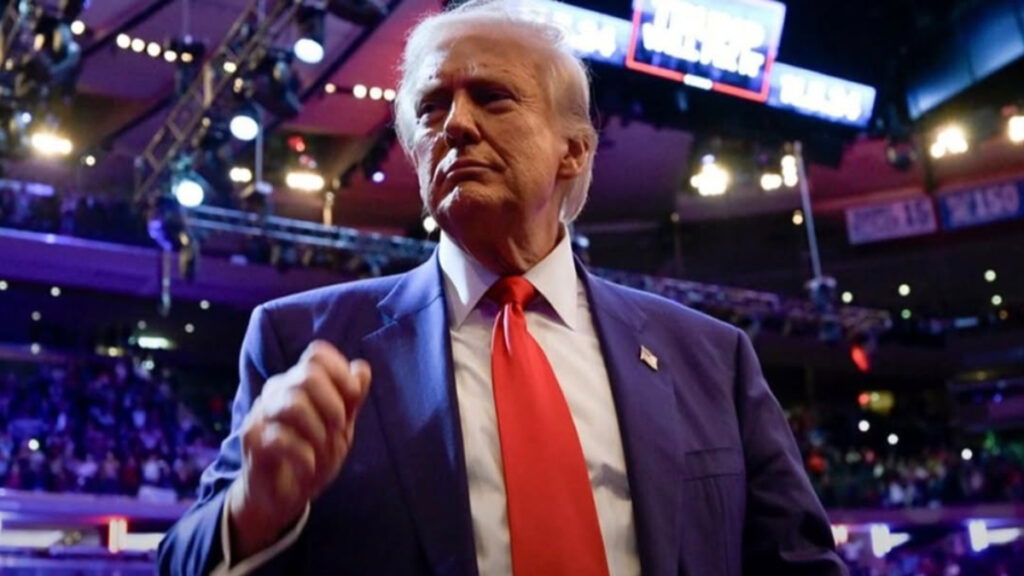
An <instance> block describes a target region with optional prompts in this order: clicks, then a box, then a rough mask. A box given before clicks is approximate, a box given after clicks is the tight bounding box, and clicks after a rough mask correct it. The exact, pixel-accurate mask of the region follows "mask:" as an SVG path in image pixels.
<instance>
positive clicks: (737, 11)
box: [626, 0, 786, 102]
mask: <svg viewBox="0 0 1024 576" xmlns="http://www.w3.org/2000/svg"><path fill="white" fill-rule="evenodd" d="M785 18H786V7H785V6H784V5H783V4H780V3H778V2H772V1H770V0H729V1H724V0H634V2H633V36H632V39H631V42H630V45H629V53H628V55H627V57H626V66H628V67H629V68H632V69H634V70H637V71H640V72H646V73H649V74H655V75H658V76H663V77H665V78H670V79H673V80H678V81H680V82H684V83H686V84H689V85H692V86H696V87H699V88H705V89H710V90H715V91H717V92H724V93H726V94H731V95H733V96H739V97H741V98H748V99H750V100H755V101H758V102H764V101H766V100H767V99H768V92H769V77H770V73H771V68H772V64H773V63H774V62H775V55H776V53H777V52H778V46H779V39H780V38H781V37H782V25H783V22H784V21H785Z"/></svg>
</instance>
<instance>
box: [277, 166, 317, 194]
mask: <svg viewBox="0 0 1024 576" xmlns="http://www.w3.org/2000/svg"><path fill="white" fill-rule="evenodd" d="M284 182H285V185H287V186H288V187H289V188H291V189H292V190H298V191H300V192H320V191H321V190H323V189H324V186H325V185H326V182H324V177H323V176H321V175H320V174H318V173H316V172H313V171H310V170H293V171H291V172H288V174H287V175H286V176H285V179H284Z"/></svg>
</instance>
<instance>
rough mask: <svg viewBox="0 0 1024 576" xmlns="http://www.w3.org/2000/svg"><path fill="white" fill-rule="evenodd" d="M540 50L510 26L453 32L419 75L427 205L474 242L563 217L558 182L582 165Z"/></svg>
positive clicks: (419, 140) (417, 145)
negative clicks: (499, 30)
mask: <svg viewBox="0 0 1024 576" xmlns="http://www.w3.org/2000/svg"><path fill="white" fill-rule="evenodd" d="M540 69H541V67H540V64H539V62H538V57H537V55H536V54H535V53H534V52H532V51H529V50H528V49H527V47H526V46H524V45H523V44H522V43H521V42H520V41H517V40H515V39H512V38H507V37H502V36H501V35H500V34H493V33H492V34H483V33H475V34H474V33H466V34H459V32H457V31H456V32H451V33H449V35H448V36H447V38H441V39H439V40H438V41H436V42H435V43H434V45H433V46H432V47H431V48H430V49H429V51H428V52H427V54H426V56H425V58H424V59H423V61H422V66H420V67H419V70H418V72H415V73H414V76H413V77H412V79H411V81H412V83H413V84H412V90H411V91H410V94H411V100H412V102H411V106H410V108H411V109H412V114H414V116H415V119H414V121H413V123H412V125H413V131H412V146H411V147H412V156H413V161H414V164H415V165H416V172H417V176H418V178H419V184H420V194H421V195H422V197H423V201H424V204H425V205H426V206H427V207H428V209H429V210H430V212H431V213H432V214H433V215H434V217H435V218H436V219H437V221H438V223H439V224H440V225H441V228H442V229H444V230H445V231H446V232H448V233H449V234H451V235H452V236H453V237H454V238H455V239H456V241H459V242H460V243H462V244H463V245H464V246H465V245H467V244H473V243H474V242H480V241H502V238H503V237H506V236H509V235H516V234H527V235H528V234H532V233H534V232H538V231H540V230H544V231H546V232H548V233H550V231H556V230H557V229H558V226H559V210H560V207H561V203H562V192H561V189H564V188H566V187H565V186H558V187H556V183H558V182H560V181H563V180H566V179H569V178H572V177H574V176H575V175H576V174H578V173H579V169H578V168H576V163H574V162H571V161H569V162H567V161H566V157H567V156H569V155H571V152H570V148H573V147H571V146H570V144H569V140H568V138H566V137H565V136H564V135H562V133H561V126H562V124H561V122H560V120H559V118H558V117H557V115H556V114H555V113H554V110H553V109H552V100H551V98H550V97H549V92H548V88H549V87H545V86H544V85H542V82H544V81H545V80H544V78H546V75H543V74H541V72H540Z"/></svg>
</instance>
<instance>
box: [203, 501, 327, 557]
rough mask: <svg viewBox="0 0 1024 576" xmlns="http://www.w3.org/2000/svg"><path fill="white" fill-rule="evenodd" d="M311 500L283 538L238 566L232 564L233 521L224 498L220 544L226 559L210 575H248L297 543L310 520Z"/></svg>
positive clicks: (221, 513)
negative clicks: (230, 519)
mask: <svg viewBox="0 0 1024 576" xmlns="http://www.w3.org/2000/svg"><path fill="white" fill-rule="evenodd" d="M309 510H310V506H309V502H306V508H305V509H304V510H303V511H302V516H300V517H299V521H298V522H296V523H295V526H294V527H292V529H291V530H289V531H288V533H287V534H285V535H284V537H283V538H281V539H280V540H278V541H277V542H275V543H274V545H273V546H270V547H269V548H266V549H264V550H261V551H259V552H258V553H256V554H253V555H252V556H250V557H248V558H246V559H245V560H242V561H241V562H239V563H238V566H232V565H231V534H230V532H229V531H230V530H231V522H229V521H228V500H227V498H225V499H224V507H223V508H222V509H221V512H220V545H221V549H222V550H223V551H224V561H223V562H221V563H220V564H218V565H217V567H216V568H214V569H213V572H211V573H210V576H246V575H247V574H249V573H251V572H252V571H253V570H255V569H257V568H259V567H260V566H262V565H264V564H266V563H267V562H269V561H270V560H271V559H273V558H274V557H275V556H277V555H278V554H280V553H281V552H283V551H284V550H285V549H287V548H288V547H289V546H291V545H292V544H294V543H295V541H296V540H298V539H299V535H301V534H302V529H303V528H305V527H306V522H307V521H309Z"/></svg>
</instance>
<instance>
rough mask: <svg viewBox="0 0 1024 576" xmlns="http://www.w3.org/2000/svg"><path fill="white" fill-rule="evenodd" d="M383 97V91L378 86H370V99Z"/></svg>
mask: <svg viewBox="0 0 1024 576" xmlns="http://www.w3.org/2000/svg"><path fill="white" fill-rule="evenodd" d="M383 97H384V91H383V90H381V89H380V87H379V86H374V87H373V88H370V100H380V99H381V98H383Z"/></svg>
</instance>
